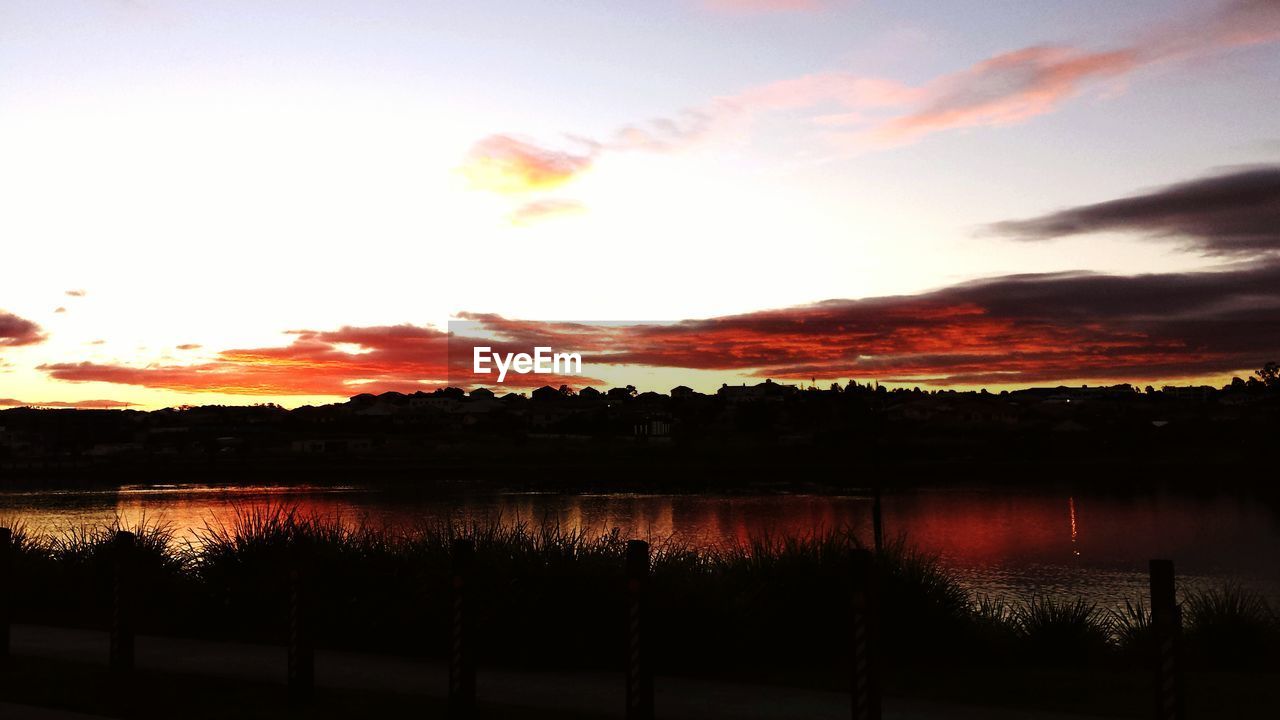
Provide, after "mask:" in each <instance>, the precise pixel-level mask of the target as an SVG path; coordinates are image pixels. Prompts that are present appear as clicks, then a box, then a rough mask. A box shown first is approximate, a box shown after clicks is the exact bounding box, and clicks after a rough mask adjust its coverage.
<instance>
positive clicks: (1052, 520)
mask: <svg viewBox="0 0 1280 720" xmlns="http://www.w3.org/2000/svg"><path fill="white" fill-rule="evenodd" d="M281 506H284V507H297V508H298V509H299V510H300V511H302V512H304V513H320V514H323V515H329V516H339V517H341V518H344V519H346V520H349V521H352V522H358V521H363V522H369V523H373V524H377V525H390V526H396V525H407V524H414V523H419V522H423V521H426V522H433V521H439V520H454V521H463V522H467V521H482V522H486V521H491V520H495V519H496V520H499V521H501V522H504V523H516V522H528V523H551V524H556V523H558V524H560V525H561V526H562V527H566V528H572V529H583V530H586V531H589V532H607V531H608V530H610V529H612V528H615V527H616V528H618V529H619V530H620V531H621V532H622V533H623V534H624V535H627V536H630V537H639V538H644V539H650V540H654V541H660V540H663V539H666V538H673V539H675V540H677V541H680V542H684V543H691V544H696V545H699V546H723V545H727V544H735V543H744V542H746V541H747V540H748V539H750V538H752V537H759V536H763V535H772V536H782V535H804V534H808V533H813V532H816V531H821V530H822V529H824V528H825V529H829V528H840V527H846V526H847V527H852V528H853V529H854V531H855V532H857V533H858V534H859V536H860V537H864V538H870V536H871V531H870V528H871V519H870V514H871V501H870V500H869V499H868V498H866V497H859V496H842V495H806V494H780V495H779V494H770V495H706V494H700V495H642V494H576V495H562V494H538V493H500V492H485V493H477V494H470V495H468V494H462V495H450V496H447V497H438V496H435V497H423V496H419V495H416V494H408V493H405V492H402V491H400V492H397V491H389V490H377V489H373V488H368V487H360V486H354V485H353V486H342V487H269V486H251V487H226V486H210V485H171V486H132V487H130V486H126V487H121V488H119V489H112V490H92V491H85V490H75V491H54V492H51V491H29V492H4V493H0V519H3V520H6V521H12V520H13V519H21V520H22V521H24V522H26V524H27V526H28V527H29V528H30V529H31V530H32V531H35V532H58V531H60V530H62V529H65V528H68V527H72V526H81V525H99V524H103V523H108V522H110V521H111V520H112V519H113V518H114V517H115V516H116V515H120V516H122V517H123V518H125V519H126V521H128V522H135V521H137V520H138V519H139V518H142V517H144V516H145V517H146V518H147V519H148V520H153V521H162V522H167V523H170V524H171V525H172V526H173V527H174V528H175V530H176V531H177V535H178V537H179V538H182V539H193V538H195V537H196V535H197V532H198V530H199V529H200V528H202V527H204V526H205V525H206V524H214V525H216V524H218V523H228V524H229V523H230V522H231V521H232V520H233V519H234V517H235V514H236V512H237V511H238V510H242V509H249V508H255V507H281ZM883 507H884V523H885V533H886V536H887V537H894V536H897V535H899V534H905V536H906V538H907V540H908V542H910V543H911V544H913V545H916V546H918V547H920V548H923V549H925V550H927V551H929V552H932V553H936V554H937V555H938V557H939V558H940V560H941V562H942V563H943V564H944V565H945V566H946V567H947V568H949V569H950V570H951V571H953V572H954V573H955V574H956V576H957V577H958V578H959V579H960V580H961V581H962V582H963V583H964V584H965V585H966V586H967V587H968V588H969V589H970V590H972V591H973V592H975V593H981V594H988V595H993V596H1028V595H1047V596H1055V597H1068V598H1074V597H1077V596H1081V597H1085V598H1087V599H1090V600H1093V601H1096V602H1098V603H1100V604H1102V605H1105V606H1108V607H1115V606H1117V605H1120V604H1122V603H1123V601H1124V599H1126V598H1139V597H1145V594H1146V592H1147V591H1146V567H1147V561H1148V559H1150V558H1153V557H1167V558H1172V559H1173V560H1174V562H1175V565H1176V568H1177V571H1178V576H1179V582H1180V583H1181V585H1182V587H1201V586H1209V585H1217V584H1221V583H1224V582H1237V583H1240V584H1243V585H1245V586H1247V587H1251V588H1255V589H1258V590H1260V591H1262V592H1264V593H1266V594H1267V595H1269V596H1270V597H1272V598H1276V599H1280V564H1277V563H1276V562H1275V558H1276V557H1277V556H1278V555H1280V511H1278V510H1277V508H1276V507H1275V506H1274V505H1270V506H1268V505H1266V504H1264V503H1260V502H1258V501H1256V500H1253V499H1250V498H1249V497H1247V496H1243V495H1237V494H1207V495H1188V494H1185V493H1180V492H1173V491H1170V492H1143V493H1138V494H1125V495H1105V494H1098V493H1096V492H1094V493H1075V492H1071V491H1061V490H1051V489H1030V490H1010V489H1008V488H991V489H983V488H962V489H955V488H922V489H916V490H910V491H902V492H896V493H894V494H888V495H886V496H885V497H884V500H883Z"/></svg>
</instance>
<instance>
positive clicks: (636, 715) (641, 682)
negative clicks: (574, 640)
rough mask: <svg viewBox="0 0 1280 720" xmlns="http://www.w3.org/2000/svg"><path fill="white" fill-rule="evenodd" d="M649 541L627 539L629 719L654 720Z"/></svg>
mask: <svg viewBox="0 0 1280 720" xmlns="http://www.w3.org/2000/svg"><path fill="white" fill-rule="evenodd" d="M648 592H649V543H647V542H645V541H643V540H628V541H627V715H626V717H627V720H653V668H652V667H651V665H650V663H651V660H652V658H651V657H650V649H649V602H648Z"/></svg>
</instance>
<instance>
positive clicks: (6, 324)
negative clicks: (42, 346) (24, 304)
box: [0, 310, 45, 347]
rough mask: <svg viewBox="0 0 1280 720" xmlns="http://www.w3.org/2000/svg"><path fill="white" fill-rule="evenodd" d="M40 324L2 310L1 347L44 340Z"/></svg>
mask: <svg viewBox="0 0 1280 720" xmlns="http://www.w3.org/2000/svg"><path fill="white" fill-rule="evenodd" d="M44 340H45V334H44V333H43V332H41V330H40V326H39V325H37V324H35V323H33V322H31V321H30V320H26V319H24V318H20V317H18V316H17V315H14V314H13V313H7V312H4V311H3V310H0V347H19V346H21V345H35V344H36V343H41V342H44Z"/></svg>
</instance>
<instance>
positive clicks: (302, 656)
mask: <svg viewBox="0 0 1280 720" xmlns="http://www.w3.org/2000/svg"><path fill="white" fill-rule="evenodd" d="M289 565H290V567H289V676H288V679H289V703H290V704H292V705H294V706H299V705H305V704H307V703H309V702H311V698H312V696H313V695H314V694H315V687H316V653H315V641H314V638H313V637H312V632H313V627H312V624H313V622H312V618H313V616H312V608H311V602H312V598H311V568H310V567H309V566H308V563H307V562H306V556H305V555H304V554H303V553H301V552H295V553H293V555H292V556H291V557H290V563H289Z"/></svg>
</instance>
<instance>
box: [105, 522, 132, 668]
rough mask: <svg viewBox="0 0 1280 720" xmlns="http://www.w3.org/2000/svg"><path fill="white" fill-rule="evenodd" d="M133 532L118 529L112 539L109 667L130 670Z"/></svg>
mask: <svg viewBox="0 0 1280 720" xmlns="http://www.w3.org/2000/svg"><path fill="white" fill-rule="evenodd" d="M135 540H136V539H135V538H134V536H133V533H131V532H128V531H126V530H120V531H118V532H117V533H116V536H115V540H114V541H113V542H112V547H111V550H112V555H113V561H114V565H115V572H114V577H113V580H112V588H111V640H110V653H109V654H110V662H111V670H112V671H113V672H117V673H126V672H129V671H131V670H133V611H134V602H135V600H136V596H135V593H134V586H133V585H134V582H135V579H136V578H135V577H134V556H133V555H134V545H135Z"/></svg>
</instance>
